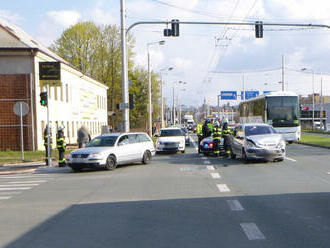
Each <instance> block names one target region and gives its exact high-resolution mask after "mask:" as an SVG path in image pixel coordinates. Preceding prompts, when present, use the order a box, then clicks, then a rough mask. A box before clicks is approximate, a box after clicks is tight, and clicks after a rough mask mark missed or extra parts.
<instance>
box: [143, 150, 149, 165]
mask: <svg viewBox="0 0 330 248" xmlns="http://www.w3.org/2000/svg"><path fill="white" fill-rule="evenodd" d="M150 160H151V153H150V152H149V151H145V152H144V153H143V157H142V163H143V164H149V163H150Z"/></svg>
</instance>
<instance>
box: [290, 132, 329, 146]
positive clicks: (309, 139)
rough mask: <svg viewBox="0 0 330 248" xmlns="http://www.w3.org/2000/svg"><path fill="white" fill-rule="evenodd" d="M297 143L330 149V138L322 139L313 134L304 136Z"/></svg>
mask: <svg viewBox="0 0 330 248" xmlns="http://www.w3.org/2000/svg"><path fill="white" fill-rule="evenodd" d="M295 143H297V144H302V145H308V146H314V147H321V148H327V149H330V138H329V137H322V136H317V135H312V134H302V135H301V140H300V141H298V142H295Z"/></svg>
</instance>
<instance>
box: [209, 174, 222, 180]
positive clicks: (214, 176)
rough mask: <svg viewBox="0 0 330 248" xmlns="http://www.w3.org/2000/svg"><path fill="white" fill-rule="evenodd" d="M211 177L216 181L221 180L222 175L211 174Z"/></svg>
mask: <svg viewBox="0 0 330 248" xmlns="http://www.w3.org/2000/svg"><path fill="white" fill-rule="evenodd" d="M211 177H212V178H214V179H217V178H220V177H221V176H220V174H219V173H211Z"/></svg>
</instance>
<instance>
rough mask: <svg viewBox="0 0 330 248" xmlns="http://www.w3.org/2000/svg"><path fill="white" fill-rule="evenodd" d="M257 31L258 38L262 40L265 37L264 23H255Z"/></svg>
mask: <svg viewBox="0 0 330 248" xmlns="http://www.w3.org/2000/svg"><path fill="white" fill-rule="evenodd" d="M255 31H256V38H262V37H263V31H264V30H263V26H262V21H256V22H255Z"/></svg>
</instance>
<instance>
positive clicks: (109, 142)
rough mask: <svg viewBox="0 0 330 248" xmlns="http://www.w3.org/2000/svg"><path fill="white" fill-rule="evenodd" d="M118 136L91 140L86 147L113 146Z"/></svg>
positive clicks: (99, 137)
mask: <svg viewBox="0 0 330 248" xmlns="http://www.w3.org/2000/svg"><path fill="white" fill-rule="evenodd" d="M117 138H118V136H98V137H96V138H94V139H92V140H91V141H90V142H89V143H88V144H87V145H86V147H95V146H114V145H115V143H116V140H117Z"/></svg>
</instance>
